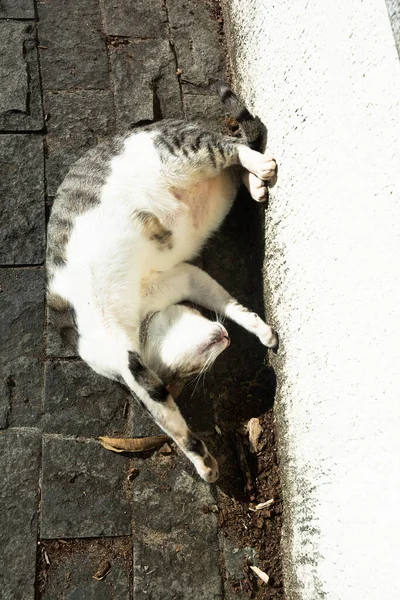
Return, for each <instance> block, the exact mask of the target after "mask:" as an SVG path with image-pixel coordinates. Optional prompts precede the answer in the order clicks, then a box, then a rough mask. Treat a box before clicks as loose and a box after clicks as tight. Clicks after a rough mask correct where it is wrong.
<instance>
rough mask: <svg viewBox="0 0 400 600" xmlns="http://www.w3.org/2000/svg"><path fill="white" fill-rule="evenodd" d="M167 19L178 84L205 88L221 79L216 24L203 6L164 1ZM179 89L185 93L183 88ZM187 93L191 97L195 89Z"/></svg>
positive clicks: (187, 1)
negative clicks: (186, 82)
mask: <svg viewBox="0 0 400 600" xmlns="http://www.w3.org/2000/svg"><path fill="white" fill-rule="evenodd" d="M168 16H169V22H170V26H171V35H172V39H173V40H174V43H175V49H176V53H177V57H178V67H179V68H180V69H182V80H188V81H190V82H191V83H192V84H195V85H199V86H205V85H208V83H210V82H213V81H216V80H218V79H221V78H223V76H224V72H225V66H224V54H223V52H222V47H221V44H220V42H219V33H218V24H217V22H216V21H215V18H213V17H212V15H211V14H210V10H209V7H208V6H207V3H206V2H198V0H168ZM183 89H184V91H185V86H184V88H183ZM189 91H190V93H195V92H196V88H195V87H194V86H190V89H189ZM200 91H201V90H200Z"/></svg>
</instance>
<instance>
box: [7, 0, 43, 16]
mask: <svg viewBox="0 0 400 600" xmlns="http://www.w3.org/2000/svg"><path fill="white" fill-rule="evenodd" d="M34 18H35V7H34V4H33V0H2V1H1V3H0V19H32V20H33V19H34Z"/></svg>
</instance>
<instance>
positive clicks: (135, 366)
mask: <svg viewBox="0 0 400 600" xmlns="http://www.w3.org/2000/svg"><path fill="white" fill-rule="evenodd" d="M128 365H129V370H130V372H131V373H132V375H133V377H134V378H135V380H136V381H137V382H138V384H139V385H140V386H142V388H144V389H145V390H146V392H147V393H148V395H149V396H150V398H151V399H152V400H154V402H161V403H162V402H165V401H166V400H167V398H168V396H169V392H168V390H167V388H166V387H165V386H164V384H163V383H161V382H160V380H159V379H158V377H157V375H156V374H155V373H153V371H152V370H151V369H149V368H148V367H146V365H144V364H143V363H142V361H141V359H140V356H139V354H138V353H137V352H128Z"/></svg>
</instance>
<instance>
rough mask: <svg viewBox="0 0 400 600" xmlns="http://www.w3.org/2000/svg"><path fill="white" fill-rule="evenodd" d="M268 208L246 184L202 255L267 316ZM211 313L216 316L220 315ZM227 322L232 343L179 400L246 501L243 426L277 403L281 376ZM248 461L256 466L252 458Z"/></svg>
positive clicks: (229, 484)
mask: <svg viewBox="0 0 400 600" xmlns="http://www.w3.org/2000/svg"><path fill="white" fill-rule="evenodd" d="M265 208H266V205H265V204H261V205H260V204H257V203H256V202H254V201H253V200H252V199H251V198H250V196H249V194H248V193H247V190H245V189H241V190H240V192H239V194H238V197H237V199H236V201H235V204H234V206H233V208H232V210H231V212H230V213H229V215H228V217H227V219H226V221H225V223H224V225H223V227H222V228H221V230H220V231H219V232H218V233H217V234H216V236H215V237H213V238H212V239H211V241H210V242H209V243H208V244H207V246H206V248H205V250H204V252H203V255H202V263H203V264H202V266H203V268H204V270H205V271H207V272H208V273H209V274H210V275H211V276H212V277H214V278H215V279H216V280H217V281H218V282H219V283H220V284H221V285H223V286H224V287H225V288H226V289H227V290H228V291H229V292H230V293H231V294H232V295H233V296H234V297H235V298H236V299H237V300H239V302H241V303H242V304H243V305H244V306H247V307H248V308H250V309H252V310H254V311H256V312H257V313H258V314H259V315H260V316H261V317H262V318H264V317H265V315H264V308H263V280H262V273H263V258H264V251H265V240H264V211H265ZM209 316H210V317H211V318H214V319H215V315H209ZM225 326H226V327H227V329H228V331H229V334H230V337H231V345H230V347H229V348H228V349H227V350H226V351H225V352H224V353H222V354H221V355H220V356H219V357H218V359H217V361H216V363H215V365H214V369H213V371H212V372H211V373H209V374H208V375H207V377H206V378H205V379H204V381H202V380H199V381H198V382H193V384H191V385H189V386H188V387H187V388H186V389H185V390H184V393H183V394H182V396H181V397H180V398H179V399H178V402H179V405H180V408H181V410H182V412H183V414H184V416H185V417H186V418H187V420H188V422H189V424H190V426H191V427H192V428H193V429H194V430H195V431H197V432H199V433H201V434H202V437H203V439H204V440H205V441H206V443H207V445H208V446H209V448H210V451H211V452H213V454H214V456H215V457H216V458H217V460H218V463H219V467H220V478H219V480H218V482H217V485H218V487H219V488H220V490H221V491H223V492H224V493H226V494H228V495H229V496H230V497H234V498H235V499H237V500H241V501H244V500H246V499H248V493H247V490H246V473H245V472H244V470H245V469H244V465H243V460H242V458H243V456H242V458H241V456H240V455H241V451H243V447H242V448H241V447H240V446H241V440H243V441H244V442H245V435H244V434H243V428H244V425H245V424H246V423H247V422H248V421H249V419H251V418H252V417H259V416H260V415H263V414H264V413H265V412H267V411H268V410H270V409H271V407H272V405H273V402H274V397H275V390H276V377H275V373H274V371H273V369H272V368H271V367H270V366H269V365H268V350H267V349H266V348H265V347H264V346H262V345H261V343H260V342H259V340H258V339H257V338H256V337H255V336H252V335H251V334H249V333H248V332H247V331H244V330H243V329H242V328H240V327H238V326H237V325H235V324H234V323H231V322H230V321H226V322H225ZM195 383H197V388H196V390H195V391H194V387H195ZM244 451H245V452H246V444H244ZM245 463H246V466H247V467H248V468H249V470H250V471H251V469H252V464H251V460H250V462H247V461H245ZM248 475H249V474H248V473H247V476H248ZM251 475H252V476H254V475H255V474H254V473H251Z"/></svg>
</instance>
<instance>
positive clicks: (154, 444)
mask: <svg viewBox="0 0 400 600" xmlns="http://www.w3.org/2000/svg"><path fill="white" fill-rule="evenodd" d="M170 440H171V438H170V437H168V436H167V435H152V436H150V437H143V438H109V437H99V442H100V444H101V445H102V446H104V448H106V449H107V450H112V451H113V452H143V451H145V450H151V449H152V448H158V446H162V445H163V444H165V442H169V441H170Z"/></svg>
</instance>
